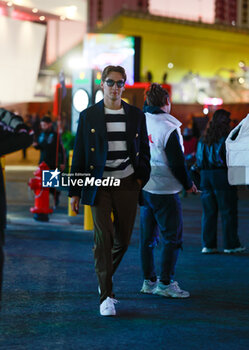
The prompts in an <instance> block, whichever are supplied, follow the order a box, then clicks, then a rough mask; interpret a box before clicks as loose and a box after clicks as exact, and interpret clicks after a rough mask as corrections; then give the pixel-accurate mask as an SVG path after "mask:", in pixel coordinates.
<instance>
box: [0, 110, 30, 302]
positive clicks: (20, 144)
mask: <svg viewBox="0 0 249 350" xmlns="http://www.w3.org/2000/svg"><path fill="white" fill-rule="evenodd" d="M0 114H1V115H0V157H2V156H4V155H5V154H9V153H12V152H15V151H18V150H20V149H23V148H26V147H29V146H30V145H31V144H32V141H33V136H32V132H31V131H30V130H29V129H28V128H27V126H26V125H25V124H24V123H23V122H22V121H21V119H20V118H21V117H19V116H18V117H15V115H14V114H13V113H10V112H8V111H4V110H3V109H1V112H0ZM3 115H4V117H3V118H1V117H2V116H3ZM6 121H8V125H6V123H5V122H6ZM5 228H6V197H5V185H4V178H3V172H2V166H1V165H0V301H1V291H2V282H3V265H4V252H3V246H4V230H5Z"/></svg>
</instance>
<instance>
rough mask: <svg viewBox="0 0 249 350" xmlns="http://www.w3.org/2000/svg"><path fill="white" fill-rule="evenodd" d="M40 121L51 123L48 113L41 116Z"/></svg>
mask: <svg viewBox="0 0 249 350" xmlns="http://www.w3.org/2000/svg"><path fill="white" fill-rule="evenodd" d="M41 121H42V122H44V123H47V124H49V123H52V119H51V118H50V117H49V116H48V115H44V117H42V119H41Z"/></svg>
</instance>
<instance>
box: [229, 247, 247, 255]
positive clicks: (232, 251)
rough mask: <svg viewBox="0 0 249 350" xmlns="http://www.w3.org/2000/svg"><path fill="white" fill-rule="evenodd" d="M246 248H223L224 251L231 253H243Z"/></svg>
mask: <svg viewBox="0 0 249 350" xmlns="http://www.w3.org/2000/svg"><path fill="white" fill-rule="evenodd" d="M245 250H246V247H238V248H234V249H224V253H226V254H232V253H243V252H244V251H245Z"/></svg>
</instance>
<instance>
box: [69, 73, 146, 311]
mask: <svg viewBox="0 0 249 350" xmlns="http://www.w3.org/2000/svg"><path fill="white" fill-rule="evenodd" d="M125 81H126V73H125V70H124V68H123V67H121V66H107V67H106V68H105V69H104V71H103V73H102V81H101V87H102V89H103V91H104V99H103V100H101V101H100V102H99V103H97V104H95V105H93V106H92V107H90V108H87V109H86V110H84V111H83V112H81V114H80V118H79V125H78V130H77V135H76V140H75V146H74V154H73V161H72V169H71V172H72V173H82V174H84V173H88V174H89V178H91V179H93V180H95V179H96V181H97V180H98V181H101V180H104V181H107V180H109V179H111V178H114V179H115V180H117V182H116V183H119V186H117V187H114V186H111V185H110V186H104V182H103V185H102V186H97V185H96V183H95V182H94V183H93V185H92V186H88V187H83V188H82V187H79V186H75V187H71V189H70V192H69V195H70V197H72V200H71V204H72V210H73V211H74V212H78V209H79V201H80V197H81V203H82V204H88V205H91V209H92V214H93V221H94V242H95V247H94V258H95V270H96V273H97V276H98V282H99V287H100V314H101V315H102V316H111V315H112V316H113V315H115V314H116V310H115V306H114V304H115V302H116V301H115V299H113V294H112V276H113V274H114V272H115V270H116V269H117V267H118V265H119V264H120V262H121V260H122V257H123V255H124V254H125V252H126V250H127V248H128V244H129V241H130V237H131V233H132V229H133V224H134V220H135V217H136V210H137V202H138V198H139V192H140V189H141V188H142V187H143V186H144V185H145V184H146V182H147V181H148V179H149V175H150V150H149V144H148V135H147V130H146V123H145V116H144V114H143V112H142V111H141V110H139V109H138V108H136V107H134V106H131V105H129V104H127V103H125V102H124V101H122V100H121V95H122V92H123V90H124V85H125ZM112 211H113V215H114V222H112V220H111V212H112Z"/></svg>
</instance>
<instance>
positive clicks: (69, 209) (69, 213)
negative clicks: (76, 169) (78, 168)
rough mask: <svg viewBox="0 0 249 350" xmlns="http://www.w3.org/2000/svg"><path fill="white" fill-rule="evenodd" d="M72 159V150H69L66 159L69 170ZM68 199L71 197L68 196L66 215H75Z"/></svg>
mask: <svg viewBox="0 0 249 350" xmlns="http://www.w3.org/2000/svg"><path fill="white" fill-rule="evenodd" d="M72 159H73V150H71V151H69V159H68V165H69V172H70V170H71V165H72ZM70 201H71V198H68V216H76V213H75V212H74V211H72V208H71V204H70Z"/></svg>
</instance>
